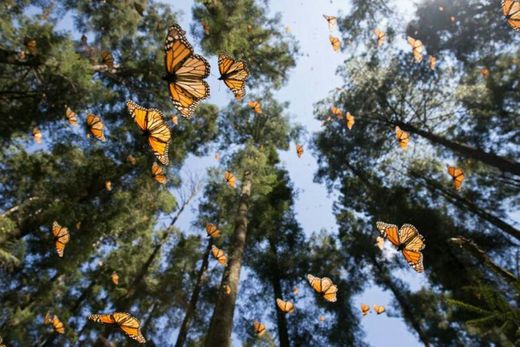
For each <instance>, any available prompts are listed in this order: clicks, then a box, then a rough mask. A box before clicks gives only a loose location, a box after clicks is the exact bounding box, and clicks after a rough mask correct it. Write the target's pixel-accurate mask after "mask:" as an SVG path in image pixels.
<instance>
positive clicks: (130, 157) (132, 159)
mask: <svg viewBox="0 0 520 347" xmlns="http://www.w3.org/2000/svg"><path fill="white" fill-rule="evenodd" d="M126 161H127V162H129V163H130V165H132V166H135V165H136V164H137V160H136V159H135V157H134V156H133V155H131V154H129V155H128V157H126Z"/></svg>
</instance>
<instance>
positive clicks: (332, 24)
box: [323, 14, 338, 32]
mask: <svg viewBox="0 0 520 347" xmlns="http://www.w3.org/2000/svg"><path fill="white" fill-rule="evenodd" d="M323 18H325V20H326V21H327V25H328V26H329V32H332V31H333V30H334V28H335V27H336V24H338V22H337V18H336V17H334V16H327V15H326V14H324V15H323Z"/></svg>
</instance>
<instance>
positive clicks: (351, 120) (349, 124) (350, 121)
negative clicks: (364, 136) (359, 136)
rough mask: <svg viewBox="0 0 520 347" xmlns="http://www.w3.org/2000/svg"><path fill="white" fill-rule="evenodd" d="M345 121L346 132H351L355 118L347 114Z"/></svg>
mask: <svg viewBox="0 0 520 347" xmlns="http://www.w3.org/2000/svg"><path fill="white" fill-rule="evenodd" d="M345 119H346V121H347V128H348V130H352V127H353V126H354V123H356V118H355V117H354V116H353V115H352V114H350V112H347V116H346V117H345Z"/></svg>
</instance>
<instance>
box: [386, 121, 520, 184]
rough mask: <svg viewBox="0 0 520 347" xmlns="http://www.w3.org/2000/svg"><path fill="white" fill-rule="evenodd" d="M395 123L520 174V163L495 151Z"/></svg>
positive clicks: (491, 164) (440, 143)
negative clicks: (491, 151) (470, 145)
mask: <svg viewBox="0 0 520 347" xmlns="http://www.w3.org/2000/svg"><path fill="white" fill-rule="evenodd" d="M393 124H394V125H397V126H399V127H400V128H401V129H402V130H405V131H409V132H411V133H413V134H417V135H419V136H421V137H424V138H426V139H428V140H429V141H430V142H432V143H435V144H439V145H442V146H444V147H446V148H449V149H451V150H452V151H454V152H456V153H459V154H461V155H463V156H464V157H466V158H471V159H475V160H478V161H480V162H482V163H484V164H487V165H490V166H493V167H496V168H497V169H499V170H501V171H505V172H510V173H512V174H515V175H519V176H520V163H518V162H515V161H513V160H511V159H509V158H505V157H501V156H498V155H496V154H494V153H489V152H486V151H484V150H482V149H478V148H473V147H469V146H467V145H464V144H460V143H457V142H454V141H451V140H448V139H445V138H444V137H441V136H438V135H435V134H433V133H431V132H429V131H425V130H422V129H419V128H417V127H416V126H414V125H412V124H409V123H404V122H401V121H396V122H393Z"/></svg>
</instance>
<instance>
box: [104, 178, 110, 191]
mask: <svg viewBox="0 0 520 347" xmlns="http://www.w3.org/2000/svg"><path fill="white" fill-rule="evenodd" d="M105 189H106V190H108V191H111V190H112V182H111V181H108V180H107V181H105Z"/></svg>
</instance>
